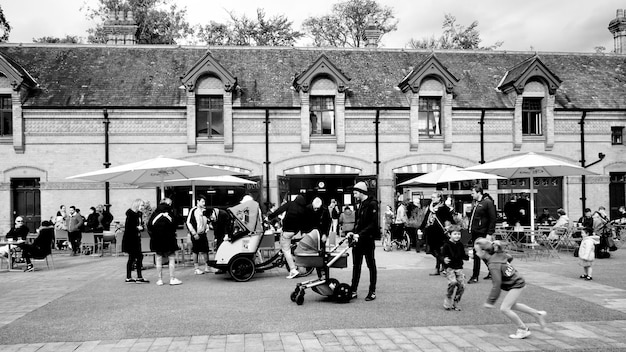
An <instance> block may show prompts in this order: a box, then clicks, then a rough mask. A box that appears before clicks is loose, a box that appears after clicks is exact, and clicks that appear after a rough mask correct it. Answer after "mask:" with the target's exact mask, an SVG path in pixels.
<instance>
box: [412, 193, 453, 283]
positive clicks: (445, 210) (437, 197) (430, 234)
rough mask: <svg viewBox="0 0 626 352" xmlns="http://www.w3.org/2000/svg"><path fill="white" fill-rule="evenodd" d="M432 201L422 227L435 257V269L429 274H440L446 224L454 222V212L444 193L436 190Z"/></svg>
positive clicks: (431, 252)
mask: <svg viewBox="0 0 626 352" xmlns="http://www.w3.org/2000/svg"><path fill="white" fill-rule="evenodd" d="M430 199H431V202H430V205H429V206H428V209H427V210H426V214H425V215H424V220H423V221H422V224H421V225H420V229H421V230H422V231H423V232H424V235H425V236H426V243H427V244H428V247H429V248H430V254H431V255H432V256H433V257H435V271H433V272H432V273H430V274H429V275H431V276H432V275H439V274H440V273H441V271H442V270H443V269H442V261H441V246H443V244H444V242H445V241H446V234H445V233H446V226H447V225H449V224H451V223H453V222H454V220H453V219H452V212H451V211H450V208H449V207H448V206H447V205H445V204H444V202H443V194H442V193H441V192H440V191H435V192H433V194H432V195H431V197H430Z"/></svg>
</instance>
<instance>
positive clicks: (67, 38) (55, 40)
mask: <svg viewBox="0 0 626 352" xmlns="http://www.w3.org/2000/svg"><path fill="white" fill-rule="evenodd" d="M33 43H71V44H79V43H81V40H80V38H79V37H78V36H75V35H66V36H65V38H57V37H41V38H33Z"/></svg>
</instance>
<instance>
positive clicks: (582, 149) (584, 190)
mask: <svg viewBox="0 0 626 352" xmlns="http://www.w3.org/2000/svg"><path fill="white" fill-rule="evenodd" d="M586 117H587V111H586V110H583V114H582V116H581V117H580V122H578V124H579V125H580V166H581V167H585V162H586V161H585V118H586ZM585 181H586V177H585V175H582V177H581V184H580V190H581V196H580V200H581V201H582V206H583V208H582V211H581V214H584V213H585V208H586V207H587V187H586V182H585Z"/></svg>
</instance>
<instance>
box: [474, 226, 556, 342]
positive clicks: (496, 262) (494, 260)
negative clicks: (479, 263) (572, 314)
mask: <svg viewBox="0 0 626 352" xmlns="http://www.w3.org/2000/svg"><path fill="white" fill-rule="evenodd" d="M474 251H475V252H476V255H477V256H478V257H479V258H481V259H485V260H486V261H487V266H488V267H489V273H490V274H491V281H492V283H493V287H492V289H491V293H490V294H489V297H488V298H487V302H485V303H484V305H483V307H485V308H493V307H494V304H495V303H496V301H497V300H498V297H500V293H501V291H502V290H504V291H508V293H507V295H506V296H504V299H503V300H502V305H501V306H500V311H501V312H502V313H503V314H504V315H505V316H506V317H507V318H509V319H510V320H511V321H512V322H513V323H514V324H515V325H517V331H516V332H515V333H514V334H511V335H509V337H510V338H512V339H524V338H526V337H528V336H530V330H529V329H528V326H526V324H524V322H523V321H522V319H521V318H520V317H519V316H518V315H517V313H515V311H518V312H522V313H526V314H529V315H532V316H533V317H534V318H535V319H536V320H537V323H539V326H540V327H541V328H542V329H544V328H545V326H546V314H547V313H546V312H545V311H543V310H536V309H535V308H531V307H529V306H527V305H525V304H522V303H518V302H517V300H518V299H519V297H520V295H521V294H522V291H523V290H524V287H526V281H524V278H523V277H522V276H521V275H520V274H519V273H518V272H517V270H515V268H514V267H513V266H512V265H511V261H512V260H513V257H511V256H510V255H508V254H507V253H505V252H504V248H503V245H502V243H501V242H500V241H494V242H493V243H492V242H491V241H489V240H487V239H486V238H479V239H477V240H476V241H475V242H474Z"/></svg>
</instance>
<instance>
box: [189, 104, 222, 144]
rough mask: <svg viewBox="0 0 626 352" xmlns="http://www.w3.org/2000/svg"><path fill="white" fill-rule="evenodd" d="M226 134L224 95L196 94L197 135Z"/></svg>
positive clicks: (214, 135) (213, 135)
mask: <svg viewBox="0 0 626 352" xmlns="http://www.w3.org/2000/svg"><path fill="white" fill-rule="evenodd" d="M223 135H224V97H223V96H222V95H196V136H197V137H209V138H210V137H216V136H219V137H221V136H223Z"/></svg>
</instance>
